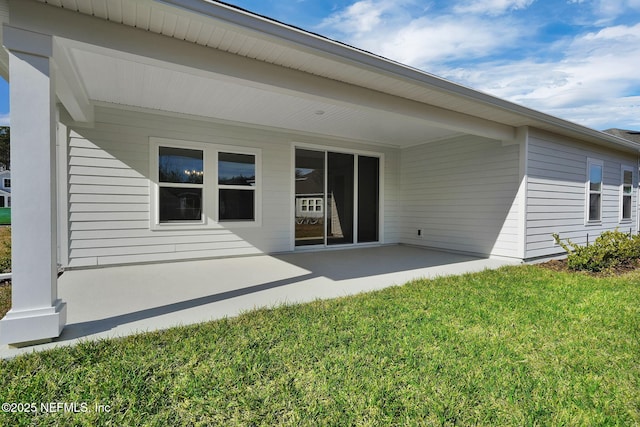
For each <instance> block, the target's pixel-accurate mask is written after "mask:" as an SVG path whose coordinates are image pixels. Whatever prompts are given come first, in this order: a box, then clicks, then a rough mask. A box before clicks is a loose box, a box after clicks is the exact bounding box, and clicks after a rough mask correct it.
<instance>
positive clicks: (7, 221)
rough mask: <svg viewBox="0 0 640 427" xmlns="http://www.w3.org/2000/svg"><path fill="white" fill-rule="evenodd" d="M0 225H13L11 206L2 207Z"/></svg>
mask: <svg viewBox="0 0 640 427" xmlns="http://www.w3.org/2000/svg"><path fill="white" fill-rule="evenodd" d="M0 225H11V208H0Z"/></svg>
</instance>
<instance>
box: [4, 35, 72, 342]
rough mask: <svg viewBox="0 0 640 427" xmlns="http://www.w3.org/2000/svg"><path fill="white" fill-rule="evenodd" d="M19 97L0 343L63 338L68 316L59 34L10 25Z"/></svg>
mask: <svg viewBox="0 0 640 427" xmlns="http://www.w3.org/2000/svg"><path fill="white" fill-rule="evenodd" d="M3 30H4V45H5V47H6V48H7V49H8V50H9V82H10V101H11V167H12V171H11V174H12V176H11V178H12V180H11V181H12V182H11V184H12V185H11V187H12V188H11V191H12V198H13V199H12V218H11V223H12V248H11V249H12V308H11V310H10V311H9V312H8V313H7V315H6V316H5V317H4V319H2V320H0V344H15V345H19V344H26V343H32V342H37V341H44V340H48V339H51V338H54V337H57V336H59V335H60V333H61V332H62V328H63V327H64V325H65V323H66V317H67V311H66V308H67V307H66V303H64V302H62V301H61V300H60V299H58V282H57V253H56V252H57V207H56V123H57V119H56V102H55V100H56V97H55V89H54V78H53V64H52V58H51V57H52V55H53V39H52V37H51V36H50V35H46V34H40V33H35V32H31V31H26V30H22V29H19V28H15V27H11V26H8V25H5V27H4V29H3Z"/></svg>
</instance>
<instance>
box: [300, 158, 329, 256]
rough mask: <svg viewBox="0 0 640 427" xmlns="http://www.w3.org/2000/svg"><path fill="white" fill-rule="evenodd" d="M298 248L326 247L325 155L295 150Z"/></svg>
mask: <svg viewBox="0 0 640 427" xmlns="http://www.w3.org/2000/svg"><path fill="white" fill-rule="evenodd" d="M295 167H296V170H295V173H296V177H295V179H296V184H295V191H296V203H295V210H296V212H295V222H296V224H295V241H296V246H306V245H322V244H324V204H325V198H324V177H325V175H324V174H325V172H324V152H322V151H313V150H303V149H296V165H295Z"/></svg>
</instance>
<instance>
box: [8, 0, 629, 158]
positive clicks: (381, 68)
mask: <svg viewBox="0 0 640 427" xmlns="http://www.w3.org/2000/svg"><path fill="white" fill-rule="evenodd" d="M1 1H3V0H0V2H1ZM36 1H38V2H40V3H46V4H49V5H51V6H56V7H60V8H64V9H68V10H72V11H76V12H79V13H82V14H86V15H90V16H94V17H97V18H100V19H104V20H107V21H112V22H116V23H120V24H124V25H128V26H131V27H135V28H138V29H142V30H145V31H149V32H152V33H156V34H162V35H165V36H168V37H172V38H175V39H179V40H184V41H188V42H191V43H195V44H198V45H202V46H207V47H210V48H214V49H218V50H221V51H225V52H229V53H233V54H236V55H239V56H244V57H248V58H253V59H257V60H259V61H264V62H267V63H271V64H275V65H278V66H282V67H287V68H291V69H294V70H300V71H303V72H306V73H309V74H314V75H318V76H321V77H325V78H329V79H333V80H337V81H341V82H345V83H349V84H352V85H356V86H361V87H365V88H368V89H373V90H376V91H379V92H382V93H387V94H390V95H394V96H398V97H403V98H406V99H410V100H414V101H418V102H422V103H425V104H427V105H432V106H435V107H440V108H443V109H446V110H450V111H455V112H460V113H463V114H467V115H471V116H475V117H478V118H481V119H486V120H489V121H491V122H495V123H501V124H504V125H508V126H512V127H520V126H532V127H536V128H539V129H543V130H548V131H551V132H555V133H560V134H564V135H567V136H571V137H575V138H580V139H583V140H586V141H590V142H594V143H598V144H604V145H613V146H625V147H626V148H627V149H632V150H634V151H636V150H638V146H637V145H633V146H628V145H627V144H626V142H625V141H624V140H623V139H621V138H616V137H612V136H608V135H605V134H603V133H601V132H598V131H595V130H593V129H589V128H586V127H584V126H581V125H577V124H575V123H571V122H568V121H566V120H562V119H559V118H557V117H553V116H549V115H547V114H544V113H541V112H538V111H535V110H531V109H528V108H526V107H523V106H519V105H517V104H513V103H510V102H508V101H505V100H502V99H499V98H496V97H493V96H491V95H487V94H483V93H481V92H478V91H475V90H473V89H470V88H465V87H462V86H460V85H457V84H454V83H451V82H447V81H445V80H443V79H440V78H438V77H436V76H433V75H429V74H427V73H424V72H422V71H419V70H413V69H411V68H410V67H407V66H404V65H402V64H397V63H393V62H392V61H389V60H387V59H384V58H380V57H376V56H375V55H373V54H368V53H366V52H363V51H359V50H358V49H355V48H351V47H348V46H346V45H340V43H338V42H335V41H331V40H328V39H326V38H323V37H321V36H316V35H314V34H311V33H308V32H305V31H303V30H299V29H296V28H294V27H291V26H287V25H284V24H280V23H278V22H276V21H273V20H270V19H267V18H263V17H260V16H257V15H254V14H251V13H250V12H244V11H239V10H237V9H235V8H233V7H230V6H227V5H224V4H220V3H217V2H213V1H209V0H36ZM162 2H166V3H174V4H181V3H187V2H190V3H191V4H196V5H198V7H199V8H201V9H202V8H213V9H215V10H221V9H225V8H226V9H229V10H231V13H232V14H233V15H235V16H241V17H245V18H246V17H250V18H251V19H257V20H260V21H262V23H266V24H265V25H266V27H272V28H277V27H278V26H279V27H280V28H285V29H286V31H287V32H291V33H296V32H297V33H299V34H301V35H302V36H303V38H304V37H306V38H307V39H309V38H314V37H315V38H317V40H316V42H318V43H316V44H315V45H316V47H311V48H310V47H309V46H306V45H300V44H297V43H295V42H292V41H291V40H283V39H282V38H281V37H277V36H274V35H272V34H271V35H270V34H266V33H265V32H262V31H258V30H257V29H252V28H251V26H247V25H246V24H245V25H243V24H237V21H236V23H234V22H231V21H232V20H229V22H227V21H225V20H224V19H217V18H215V17H212V16H206V14H199V13H193V12H191V11H187V10H183V9H181V8H178V7H174V6H170V5H167V4H164V3H162ZM263 28H265V27H264V26H263ZM318 46H320V47H318ZM327 46H328V47H329V49H325V48H326V47H327ZM331 49H333V50H334V51H335V50H336V49H337V50H341V49H342V53H340V54H338V55H335V54H332V53H331V52H329V51H330V50H331ZM345 51H349V52H351V53H354V54H353V55H351V54H346V55H345V54H344V52H345ZM351 56H355V57H358V56H359V57H360V59H362V58H363V57H364V58H365V61H364V62H358V61H355V60H352V58H351ZM0 59H1V58H0ZM0 62H1V61H0ZM0 65H1V64H0ZM427 141H428V139H427Z"/></svg>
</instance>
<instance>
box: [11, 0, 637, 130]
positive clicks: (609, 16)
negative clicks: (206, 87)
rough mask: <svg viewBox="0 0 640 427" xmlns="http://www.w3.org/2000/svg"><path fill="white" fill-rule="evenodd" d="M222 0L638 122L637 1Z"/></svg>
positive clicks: (590, 116) (569, 111) (512, 93)
mask: <svg viewBox="0 0 640 427" xmlns="http://www.w3.org/2000/svg"><path fill="white" fill-rule="evenodd" d="M227 2H229V3H232V4H234V5H237V6H240V7H243V8H245V9H248V10H250V11H253V12H256V13H260V14H262V15H266V16H269V17H271V18H274V19H277V20H280V21H282V22H285V23H288V24H292V25H295V26H298V27H301V28H303V29H306V30H309V31H313V32H316V33H320V34H322V35H325V36H327V37H330V38H333V39H335V40H339V41H342V42H344V43H347V44H350V45H353V46H356V47H359V48H361V49H365V50H368V51H370V52H373V53H376V54H378V55H382V56H384V57H387V58H389V59H393V60H396V61H399V62H402V63H404V64H407V65H410V66H413V67H416V68H419V69H421V70H424V71H427V72H429V73H432V74H435V75H437V76H440V77H443V78H446V79H448V80H451V81H454V82H456V83H459V84H462V85H465V86H469V87H472V88H474V89H476V90H480V91H483V92H487V93H490V94H492V95H495V96H498V97H501V98H505V99H508V100H510V101H513V102H516V103H519V104H522V105H525V106H528V107H531V108H534V109H536V110H540V111H544V112H546V113H549V114H552V115H554V116H558V117H562V118H564V119H567V120H571V121H574V122H577V123H580V124H583V125H586V126H589V127H592V128H595V129H600V130H602V129H607V128H612V127H618V128H625V129H638V130H640V0H448V1H428V0H426V1H425V0H422V1H417V0H360V1H353V0H290V1H283V0H227ZM0 80H1V79H0ZM7 92H8V91H7V85H6V83H5V82H2V83H0V123H7V122H8V111H9V107H8V95H7Z"/></svg>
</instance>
